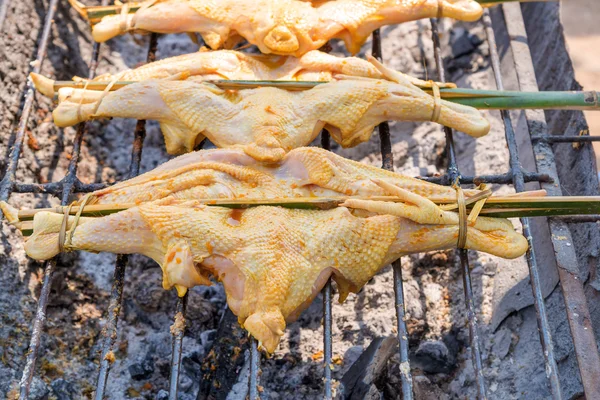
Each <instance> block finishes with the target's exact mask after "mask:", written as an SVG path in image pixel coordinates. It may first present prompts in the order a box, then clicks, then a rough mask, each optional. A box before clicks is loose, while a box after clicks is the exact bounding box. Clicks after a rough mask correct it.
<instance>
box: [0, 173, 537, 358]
mask: <svg viewBox="0 0 600 400" xmlns="http://www.w3.org/2000/svg"><path fill="white" fill-rule="evenodd" d="M377 184H378V185H380V186H381V188H382V189H383V190H384V191H386V192H388V194H390V195H395V196H399V197H401V198H402V199H403V201H404V203H379V202H374V201H364V200H363V201H361V200H348V201H347V204H346V205H347V206H348V207H349V208H346V207H339V208H336V209H333V210H327V211H314V210H313V211H311V210H291V209H285V208H280V207H257V208H251V209H247V210H243V211H241V210H231V209H227V208H222V207H210V206H204V205H201V204H199V203H198V202H197V201H193V200H192V201H185V200H184V201H182V200H175V199H173V198H168V199H164V200H159V201H157V202H150V203H143V204H141V205H140V206H138V207H135V208H131V209H128V210H126V211H122V212H119V213H117V214H113V215H110V216H106V217H101V218H81V219H80V220H79V223H78V226H77V227H76V229H75V230H74V231H73V232H72V241H71V243H70V244H68V249H70V250H87V251H93V252H100V251H107V252H115V253H124V254H130V253H141V254H144V255H146V256H148V257H151V258H152V259H154V260H155V261H156V262H157V263H159V264H160V266H161V268H162V270H163V286H164V287H165V288H166V289H169V288H171V287H173V286H175V288H176V289H177V290H178V293H179V295H183V294H184V293H185V292H186V290H187V288H190V287H193V286H196V285H209V284H210V280H209V277H210V276H214V277H216V278H217V279H218V280H220V281H222V282H223V285H224V287H225V291H226V294H227V301H228V304H229V306H230V308H231V310H232V311H233V312H234V313H235V314H236V315H237V316H238V319H239V321H240V323H241V324H242V326H244V327H245V329H247V330H248V331H249V332H250V333H251V334H252V335H253V336H254V337H255V338H256V339H258V340H259V342H260V344H261V346H263V347H264V348H265V349H266V350H267V351H268V352H273V351H275V349H276V347H277V345H278V344H279V340H280V338H281V336H282V335H283V331H284V329H285V327H286V322H290V321H293V320H294V319H296V318H297V317H298V315H299V314H300V313H301V312H302V311H303V310H304V309H305V308H306V307H308V305H309V304H310V303H311V302H312V300H313V299H314V298H315V296H316V295H317V294H318V293H319V291H320V290H321V289H322V287H323V286H324V284H325V283H326V282H327V279H328V278H329V277H332V278H333V279H334V281H335V282H336V283H337V286H338V289H339V293H340V301H343V300H344V299H345V298H346V297H347V295H348V293H349V292H353V293H356V292H357V291H358V290H360V288H361V287H362V286H363V285H364V284H365V283H366V282H367V281H368V280H369V279H370V278H371V277H372V276H373V275H374V274H375V273H376V272H377V271H379V270H380V269H381V268H382V267H383V266H384V265H386V264H388V263H390V262H392V261H393V260H395V259H397V258H398V257H400V256H402V255H405V254H410V253H418V252H426V251H431V250H437V249H447V248H451V247H454V246H456V242H457V236H458V216H457V214H456V213H453V212H448V211H442V210H441V209H439V208H438V207H437V206H436V205H435V204H434V203H432V202H430V201H429V200H427V199H425V198H423V197H421V196H418V195H416V194H414V193H410V192H408V191H406V190H403V189H401V188H399V187H398V186H395V185H390V184H388V183H385V182H383V181H377ZM0 206H1V207H2V210H3V212H4V214H5V216H6V217H7V219H8V221H9V222H12V223H18V220H17V212H16V210H15V209H13V208H11V207H10V206H8V205H7V204H6V203H0ZM353 208H356V209H362V210H361V211H362V212H361V213H360V214H354V212H353V211H352V209H353ZM364 210H367V212H371V213H367V216H364V215H365V211H364ZM372 212H375V213H372ZM378 212H381V213H382V215H377V214H376V213H378ZM62 221H63V215H62V214H56V213H50V212H40V213H38V214H36V216H35V218H34V224H33V225H34V227H33V232H34V233H33V235H32V236H31V237H29V239H28V240H27V242H26V244H25V250H26V252H27V254H28V255H29V256H30V257H32V258H34V259H38V260H46V259H49V258H51V257H53V256H55V255H56V254H58V252H59V244H58V240H59V231H60V229H61V225H62ZM73 223H74V217H70V218H69V220H68V224H67V228H68V229H73V227H72V225H73ZM68 236H69V235H67V237H68ZM466 243H467V244H466V246H467V247H468V248H470V249H474V250H479V251H484V252H487V253H490V254H494V255H498V256H501V257H505V258H514V257H518V256H521V255H522V254H524V252H525V251H526V249H527V241H526V240H525V238H524V237H523V236H521V235H520V234H518V233H517V232H515V230H514V229H513V227H512V225H511V224H510V222H509V221H507V220H503V219H493V218H484V217H480V218H478V219H477V220H476V221H475V222H474V223H473V224H472V225H471V226H470V227H469V229H468V230H467V242H466Z"/></svg>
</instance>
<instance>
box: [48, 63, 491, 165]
mask: <svg viewBox="0 0 600 400" xmlns="http://www.w3.org/2000/svg"><path fill="white" fill-rule="evenodd" d="M393 78H394V79H395V80H396V82H392V81H389V80H379V79H368V78H348V79H342V80H339V81H332V82H328V83H324V84H320V85H317V86H315V87H314V88H312V89H310V90H306V91H301V92H292V91H286V90H283V89H278V88H274V87H261V88H256V89H247V90H238V91H231V90H229V91H225V90H221V89H218V88H216V87H214V86H213V85H210V84H205V83H197V82H190V81H164V80H161V81H158V80H153V81H144V82H139V83H134V84H131V85H128V86H125V87H123V88H122V89H119V90H117V91H115V92H109V93H103V92H102V91H92V90H83V89H72V88H63V89H61V90H60V91H59V102H60V104H59V106H58V107H57V108H56V109H55V110H54V113H53V116H54V122H55V123H56V124H57V125H58V126H61V127H66V126H71V125H75V124H77V123H79V122H83V121H87V120H90V119H93V118H106V117H121V118H136V119H152V120H157V121H158V122H159V123H160V126H161V129H162V131H163V134H164V137H165V144H166V147H167V151H168V152H169V153H171V154H179V153H183V152H189V151H192V150H193V148H194V147H195V145H197V144H198V143H199V142H200V141H201V140H202V139H203V138H204V137H207V138H209V139H210V140H211V142H213V143H214V144H215V145H216V146H218V147H222V148H224V147H226V148H232V147H234V148H241V149H243V150H244V152H245V153H246V154H248V155H250V156H252V157H254V158H256V159H257V160H260V161H268V162H276V161H279V160H281V159H282V158H283V156H284V155H285V154H286V153H287V152H289V151H290V150H292V149H294V148H297V147H301V146H305V145H307V144H309V143H310V142H311V141H312V140H313V139H314V138H315V137H316V136H317V135H318V134H319V132H320V131H321V130H322V129H323V128H326V129H327V130H328V131H329V132H330V133H331V136H332V137H333V139H334V140H335V141H336V142H338V143H339V144H341V145H342V146H343V147H352V146H356V145H357V144H359V143H362V142H365V141H367V140H368V139H369V138H370V137H371V134H372V133H373V129H374V127H375V126H377V125H378V124H380V123H381V122H383V121H387V120H401V121H430V120H432V119H435V120H436V122H439V123H440V124H443V125H446V126H449V127H451V128H455V129H457V130H460V131H462V132H465V133H467V134H469V135H471V136H474V137H480V136H483V135H485V134H487V133H488V131H489V128H490V125H489V122H488V121H487V120H486V119H485V118H484V117H483V116H482V115H481V113H479V111H477V110H476V109H474V108H472V107H468V106H463V105H459V104H455V103H451V102H448V101H444V100H438V103H436V101H435V99H434V97H433V96H431V95H429V94H427V93H426V92H424V91H423V90H421V89H419V88H417V87H416V86H414V85H413V84H412V83H411V81H410V80H409V79H407V78H406V77H405V76H403V75H401V74H397V73H396V74H395V75H394V76H393ZM436 104H437V105H438V107H436ZM437 111H439V113H438V112H437ZM434 114H435V115H436V116H434ZM438 116H439V117H438Z"/></svg>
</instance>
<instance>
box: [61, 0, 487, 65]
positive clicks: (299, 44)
mask: <svg viewBox="0 0 600 400" xmlns="http://www.w3.org/2000/svg"><path fill="white" fill-rule="evenodd" d="M70 1H71V3H76V2H75V1H73V0H70ZM126 12H127V10H125V13H121V14H120V15H111V16H106V17H104V18H103V19H102V21H101V22H99V23H98V24H96V25H94V27H93V31H92V35H93V37H94V40H96V41H97V42H104V41H106V40H109V39H111V38H113V37H115V36H118V35H121V34H123V33H125V32H131V31H138V32H157V33H183V32H197V33H199V34H201V35H202V38H203V39H204V42H205V43H206V44H207V45H208V46H210V47H211V48H212V49H214V50H216V49H219V48H221V47H228V48H231V47H232V46H234V45H235V44H237V43H238V42H240V41H241V40H242V39H245V40H247V41H248V42H249V43H251V44H253V45H256V46H258V48H259V49H260V51H261V53H263V54H271V53H272V54H281V55H293V56H296V57H299V56H301V55H303V54H305V53H307V52H308V51H310V50H316V49H319V48H320V47H322V46H323V45H324V44H325V43H327V41H329V40H330V39H336V38H338V39H342V40H343V41H344V42H345V43H346V47H347V48H348V50H349V51H350V52H351V53H352V54H356V53H357V52H358V51H359V50H360V47H361V46H362V44H363V43H364V42H365V41H366V39H367V38H368V36H369V35H370V34H371V33H372V32H373V31H374V30H376V29H378V28H380V27H382V26H384V25H390V24H398V23H402V22H407V21H414V20H418V19H422V18H436V17H438V18H439V17H450V18H455V19H459V20H464V21H476V20H477V19H479V18H480V17H481V15H482V12H483V11H482V8H481V6H480V5H479V4H478V3H477V2H476V1H474V0H337V1H303V0H220V1H215V0H162V1H156V0H149V1H146V2H144V3H142V4H141V7H140V9H139V10H138V11H136V12H135V13H132V14H127V13H126Z"/></svg>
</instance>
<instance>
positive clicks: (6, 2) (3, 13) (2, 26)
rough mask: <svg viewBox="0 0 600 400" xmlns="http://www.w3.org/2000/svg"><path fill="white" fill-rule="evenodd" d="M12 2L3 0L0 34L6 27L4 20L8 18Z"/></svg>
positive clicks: (0, 13)
mask: <svg viewBox="0 0 600 400" xmlns="http://www.w3.org/2000/svg"><path fill="white" fill-rule="evenodd" d="M9 4H10V0H2V4H0V34H1V33H2V32H3V29H4V21H5V20H6V14H7V13H8V6H9Z"/></svg>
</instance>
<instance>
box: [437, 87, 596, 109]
mask: <svg viewBox="0 0 600 400" xmlns="http://www.w3.org/2000/svg"><path fill="white" fill-rule="evenodd" d="M461 91H462V92H463V93H464V95H465V96H464V97H462V96H461V95H460V92H461ZM440 93H447V94H450V96H444V94H442V98H444V99H445V100H448V101H451V102H453V103H458V104H463V105H466V106H471V107H475V108H477V109H479V110H529V109H543V110H599V109H600V105H599V102H598V98H599V92H596V91H586V92H511V91H489V90H474V89H440Z"/></svg>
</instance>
